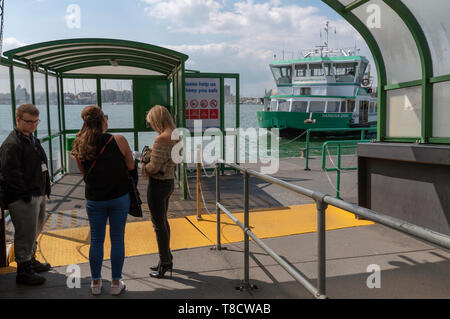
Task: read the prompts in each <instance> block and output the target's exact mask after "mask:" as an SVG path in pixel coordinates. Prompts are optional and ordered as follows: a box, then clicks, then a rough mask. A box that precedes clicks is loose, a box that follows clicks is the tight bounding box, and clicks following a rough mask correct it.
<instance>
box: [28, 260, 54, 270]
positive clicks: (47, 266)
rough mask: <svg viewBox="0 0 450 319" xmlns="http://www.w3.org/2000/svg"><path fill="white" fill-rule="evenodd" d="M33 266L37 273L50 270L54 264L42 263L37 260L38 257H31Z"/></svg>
mask: <svg viewBox="0 0 450 319" xmlns="http://www.w3.org/2000/svg"><path fill="white" fill-rule="evenodd" d="M31 267H33V270H34V271H35V272H37V273H41V272H46V271H49V270H50V268H52V266H50V264H48V263H41V262H39V261H37V260H36V258H34V257H33V258H31Z"/></svg>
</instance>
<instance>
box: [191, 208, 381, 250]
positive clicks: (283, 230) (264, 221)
mask: <svg viewBox="0 0 450 319" xmlns="http://www.w3.org/2000/svg"><path fill="white" fill-rule="evenodd" d="M233 215H234V216H235V217H236V218H237V219H238V220H239V221H241V222H242V223H243V222H244V214H243V213H235V214H233ZM188 218H189V219H190V220H191V222H192V223H193V224H194V225H196V227H198V228H199V229H200V230H201V231H202V232H203V233H204V234H205V235H206V236H208V238H216V236H217V235H216V233H217V226H216V216H215V215H203V220H199V221H198V220H197V219H196V218H193V217H188ZM221 224H222V226H221V235H222V243H232V242H237V241H242V240H243V238H244V237H243V235H242V230H241V229H240V227H239V226H237V225H236V224H235V223H234V222H233V221H232V220H231V219H230V218H229V217H228V216H227V215H224V214H222V215H221ZM372 224H373V222H371V221H367V220H357V219H355V216H354V215H353V214H351V213H348V212H345V211H343V210H341V209H339V208H336V207H333V206H329V207H328V209H327V213H326V229H327V230H332V229H340V228H348V227H356V226H365V225H372ZM250 228H251V229H252V232H253V233H254V234H255V235H256V236H258V237H259V238H271V237H280V236H288V235H295V234H304V233H311V232H315V231H317V209H316V205H315V204H307V205H297V206H290V207H282V208H274V209H260V210H252V213H251V214H250Z"/></svg>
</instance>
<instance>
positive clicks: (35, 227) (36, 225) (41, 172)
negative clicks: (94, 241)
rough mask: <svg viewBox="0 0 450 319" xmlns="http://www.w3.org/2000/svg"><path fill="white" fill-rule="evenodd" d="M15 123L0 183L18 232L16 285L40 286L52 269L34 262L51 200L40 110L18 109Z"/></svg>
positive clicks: (4, 149)
mask: <svg viewBox="0 0 450 319" xmlns="http://www.w3.org/2000/svg"><path fill="white" fill-rule="evenodd" d="M16 123H17V125H16V128H14V130H13V131H12V132H11V133H10V134H9V136H8V137H7V138H6V139H5V141H4V142H3V144H2V146H1V148H0V183H1V189H2V191H3V192H4V194H3V195H4V196H3V197H4V201H5V203H4V204H5V205H6V206H7V207H8V209H9V212H10V214H11V220H12V222H13V225H14V230H15V233H14V253H15V258H16V262H17V277H16V282H17V283H21V284H26V285H40V284H43V283H44V282H45V278H44V277H42V276H40V275H38V274H36V273H39V272H45V271H48V270H49V269H50V265H49V264H43V263H40V262H38V261H37V260H36V258H35V253H36V239H37V237H38V236H39V234H40V232H41V231H42V228H43V226H44V223H45V204H46V199H45V195H47V197H49V196H50V175H49V172H48V168H47V167H48V166H47V163H48V162H47V156H46V154H45V151H44V149H43V148H42V146H41V143H40V141H39V140H38V139H37V138H35V137H34V135H33V133H34V132H35V131H36V129H37V126H38V124H39V110H38V109H37V108H36V106H34V105H33V104H24V105H21V106H19V107H18V108H17V110H16Z"/></svg>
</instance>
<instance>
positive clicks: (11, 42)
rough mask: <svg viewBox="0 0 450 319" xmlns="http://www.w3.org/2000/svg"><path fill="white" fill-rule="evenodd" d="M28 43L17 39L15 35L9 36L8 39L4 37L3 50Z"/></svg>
mask: <svg viewBox="0 0 450 319" xmlns="http://www.w3.org/2000/svg"><path fill="white" fill-rule="evenodd" d="M24 45H26V44H25V43H23V42H21V41H19V40H17V39H16V38H13V37H9V38H6V39H3V48H2V50H3V52H5V51H8V50H12V49H16V48H19V47H22V46H24Z"/></svg>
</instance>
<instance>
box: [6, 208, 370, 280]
mask: <svg viewBox="0 0 450 319" xmlns="http://www.w3.org/2000/svg"><path fill="white" fill-rule="evenodd" d="M234 216H236V218H238V219H239V220H240V221H241V222H243V221H244V216H243V213H235V214H234ZM202 217H203V219H202V220H197V218H196V216H189V217H183V218H173V219H169V223H170V227H171V243H170V246H171V248H172V249H173V250H176V249H182V248H193V247H201V246H209V245H214V244H215V241H216V237H217V235H216V229H217V226H216V216H215V214H212V215H209V214H203V216H202ZM371 224H373V222H370V221H365V220H357V219H355V217H354V215H353V214H350V213H347V212H345V211H342V210H340V209H338V208H335V207H332V206H329V207H328V209H327V214H326V226H327V227H326V228H327V230H332V229H340V228H347V227H356V226H365V225H371ZM250 227H251V229H252V231H253V232H254V233H255V234H256V235H257V236H258V237H259V238H271V237H280V236H288V235H293V234H302V233H310V232H315V231H316V230H317V211H316V206H315V204H308V205H297V206H291V207H281V208H272V209H259V210H252V213H251V214H250ZM199 230H200V231H199ZM202 233H203V234H202ZM205 236H206V237H205ZM243 239H244V236H243V234H242V230H241V229H240V228H239V226H237V225H236V224H235V223H234V222H233V221H232V220H231V219H230V218H229V217H228V216H226V215H224V214H222V215H221V241H222V244H227V243H233V242H239V241H242V240H243ZM89 242H90V238H89V227H83V228H73V229H63V230H55V231H50V232H44V233H43V234H41V236H40V237H39V239H38V243H39V246H38V252H37V258H38V259H39V260H42V261H46V262H49V263H50V264H51V265H52V266H55V267H56V266H64V265H70V264H77V263H85V262H88V261H89V257H88V256H89ZM110 247H111V243H110V240H109V227H107V232H106V238H105V250H104V252H105V256H104V258H105V259H109V258H110ZM157 251H158V247H157V244H156V238H155V233H154V230H153V226H152V223H151V222H150V221H143V222H134V223H128V224H127V226H126V231H125V254H126V256H127V257H131V256H138V255H145V254H152V253H157ZM15 267H16V265H15V263H11V264H10V267H9V268H3V269H0V274H2V273H6V272H11V271H15Z"/></svg>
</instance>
